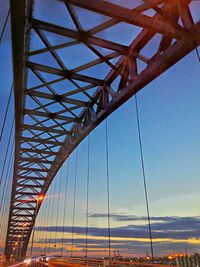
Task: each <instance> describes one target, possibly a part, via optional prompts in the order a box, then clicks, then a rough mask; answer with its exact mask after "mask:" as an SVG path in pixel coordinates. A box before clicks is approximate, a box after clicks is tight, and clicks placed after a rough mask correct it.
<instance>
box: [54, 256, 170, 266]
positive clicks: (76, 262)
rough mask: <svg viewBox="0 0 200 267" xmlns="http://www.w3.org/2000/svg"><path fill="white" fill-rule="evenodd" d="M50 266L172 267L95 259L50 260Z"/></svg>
mask: <svg viewBox="0 0 200 267" xmlns="http://www.w3.org/2000/svg"><path fill="white" fill-rule="evenodd" d="M49 265H50V266H52V267H53V266H68V267H72V266H73V267H82V266H83V267H84V266H98V267H121V266H122V267H123V266H124V267H126V266H130V267H131V266H136V267H172V266H171V265H164V264H157V263H142V262H131V261H125V260H113V259H93V258H51V259H49Z"/></svg>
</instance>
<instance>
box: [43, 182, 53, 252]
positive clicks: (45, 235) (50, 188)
mask: <svg viewBox="0 0 200 267" xmlns="http://www.w3.org/2000/svg"><path fill="white" fill-rule="evenodd" d="M48 191H49V196H50V198H49V201H48V202H47V205H48V207H47V230H46V231H45V234H44V240H45V241H44V249H45V252H46V250H47V233H48V230H49V229H48V228H49V225H50V223H49V215H50V206H51V205H50V204H51V193H52V187H51V186H50V187H49V189H48Z"/></svg>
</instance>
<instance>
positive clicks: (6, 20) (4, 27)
mask: <svg viewBox="0 0 200 267" xmlns="http://www.w3.org/2000/svg"><path fill="white" fill-rule="evenodd" d="M9 15H10V8H9V10H8V13H7V16H6V19H5V21H4V24H3V28H2V31H1V36H0V43H1V41H2V38H3V35H4V32H5V29H6V25H7V23H8V18H9Z"/></svg>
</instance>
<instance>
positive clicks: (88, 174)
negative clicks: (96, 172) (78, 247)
mask: <svg viewBox="0 0 200 267" xmlns="http://www.w3.org/2000/svg"><path fill="white" fill-rule="evenodd" d="M89 182H90V135H88V148H87V185H86V229H85V257H86V258H87V257H88V216H89Z"/></svg>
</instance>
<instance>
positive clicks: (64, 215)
mask: <svg viewBox="0 0 200 267" xmlns="http://www.w3.org/2000/svg"><path fill="white" fill-rule="evenodd" d="M68 181H69V158H68V160H67V177H66V179H65V199H64V213H63V231H62V243H61V244H62V247H61V256H63V245H64V228H65V217H66V206H67V195H68Z"/></svg>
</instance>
